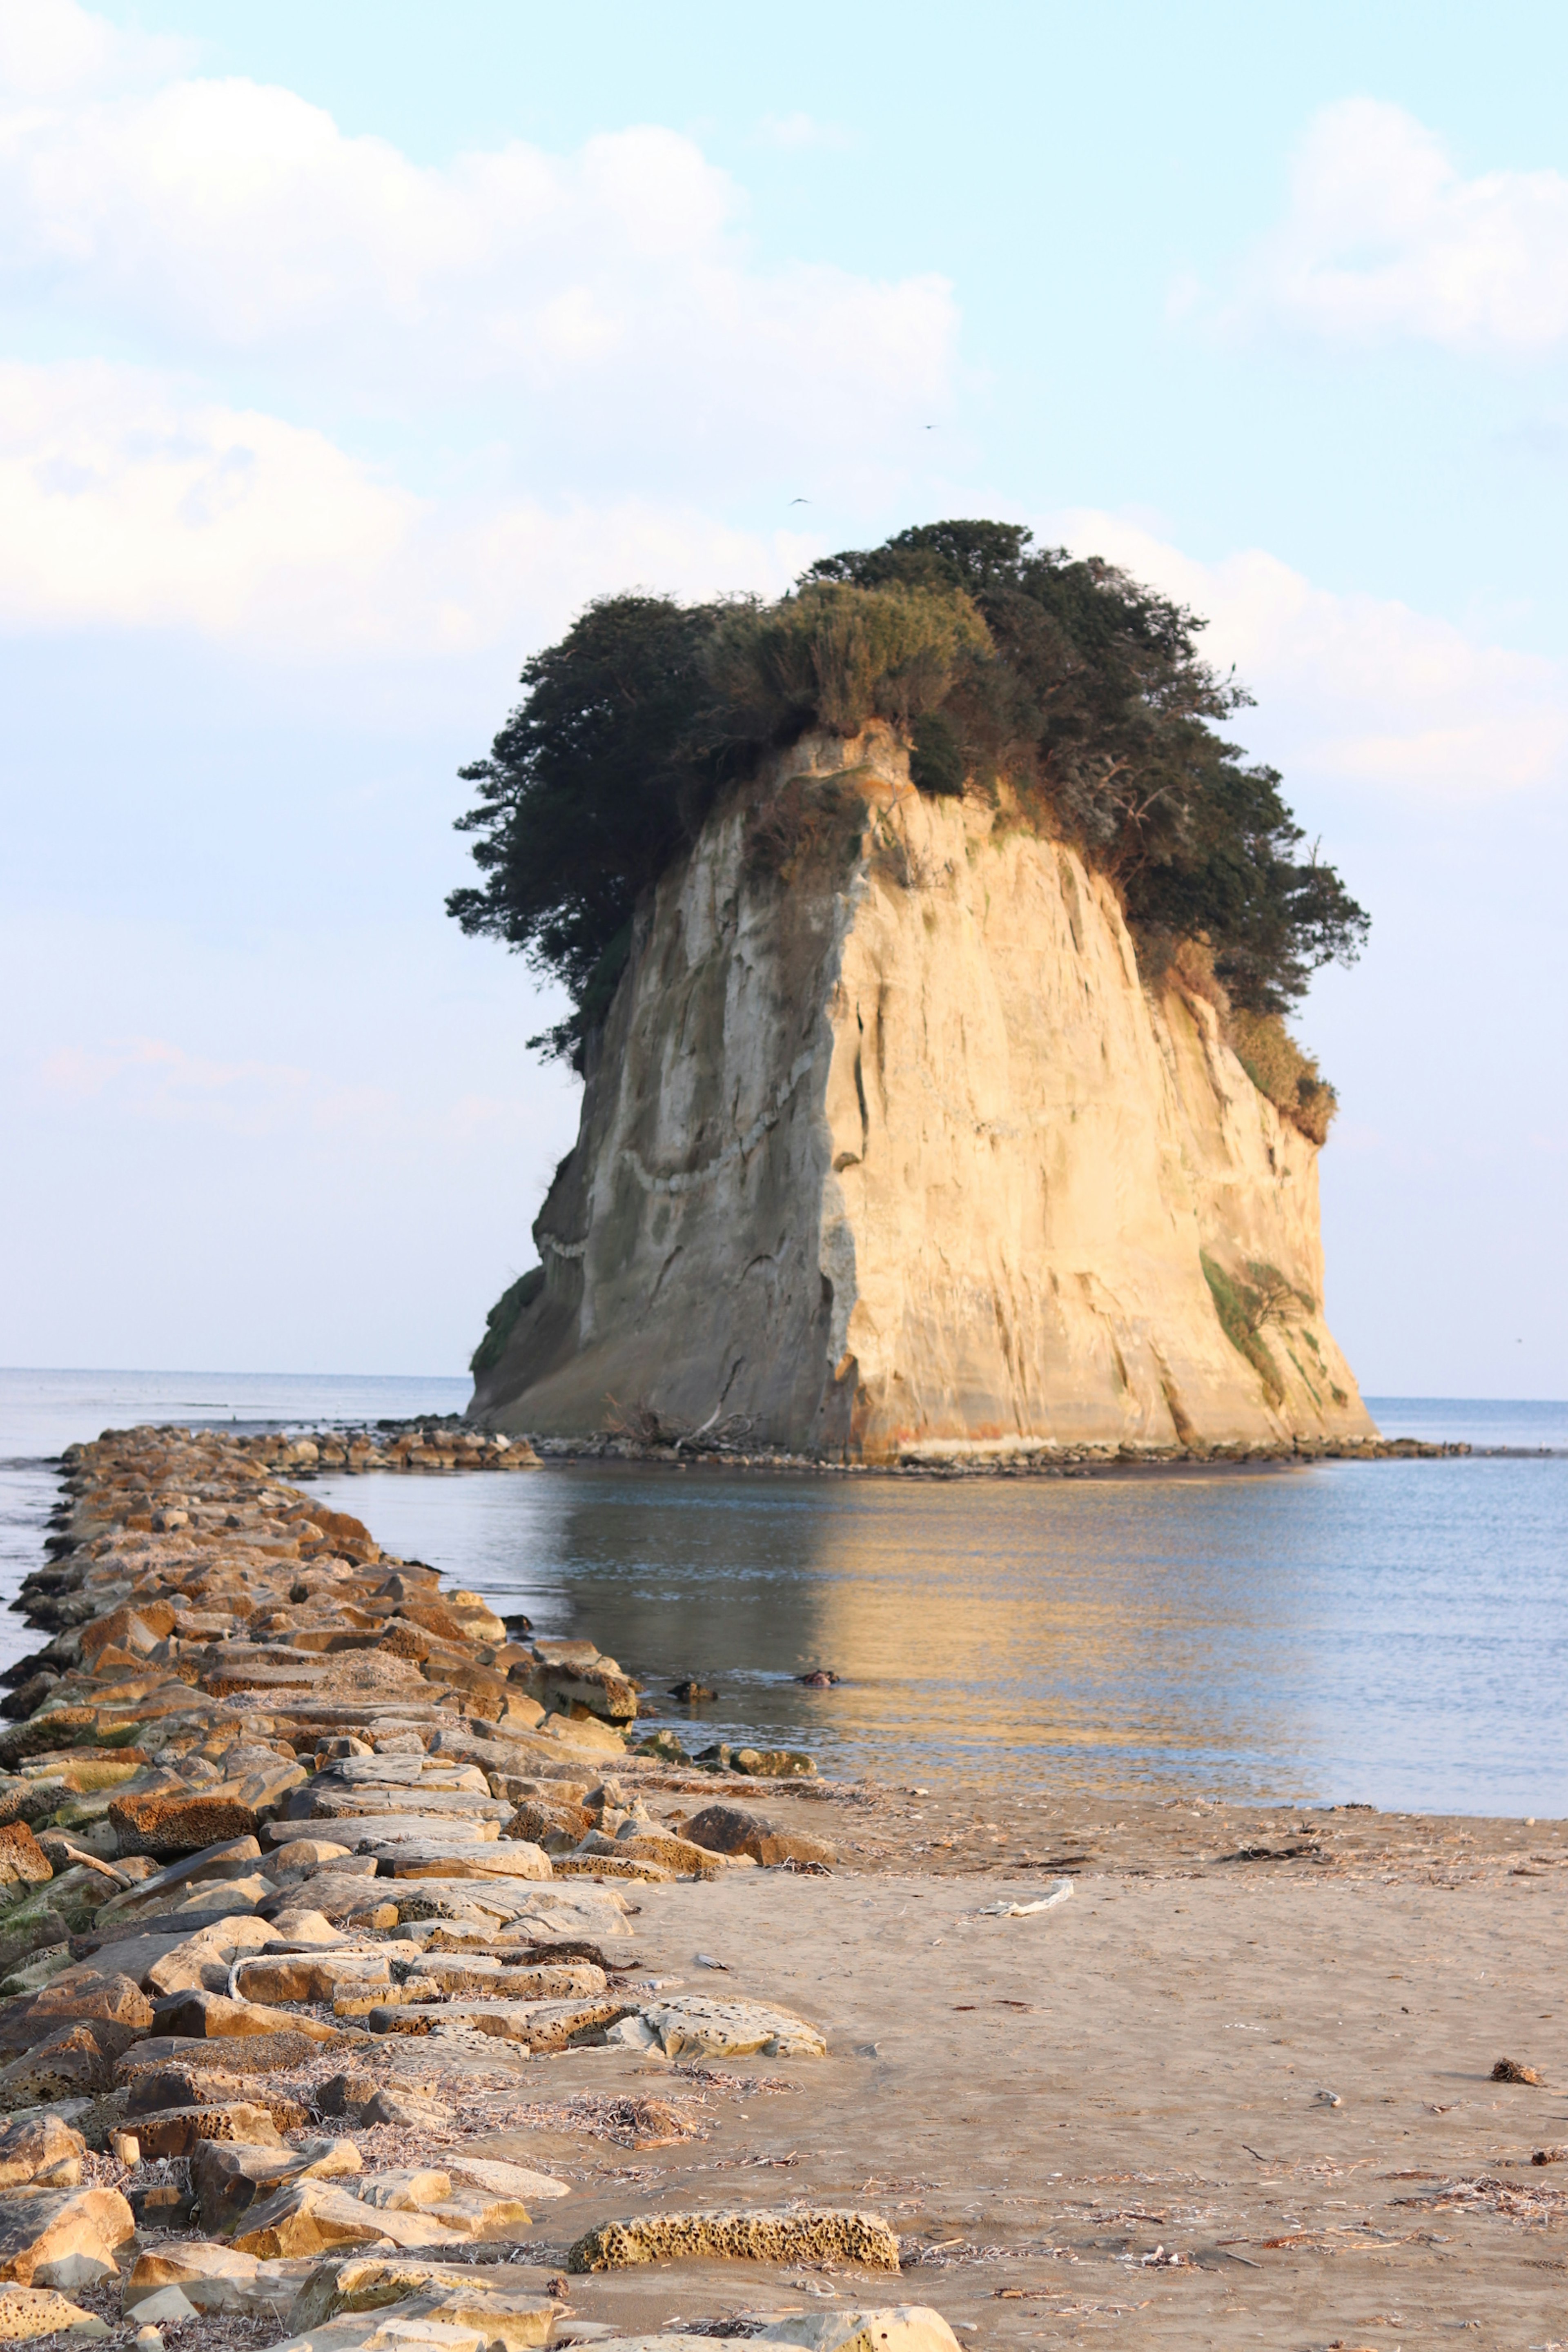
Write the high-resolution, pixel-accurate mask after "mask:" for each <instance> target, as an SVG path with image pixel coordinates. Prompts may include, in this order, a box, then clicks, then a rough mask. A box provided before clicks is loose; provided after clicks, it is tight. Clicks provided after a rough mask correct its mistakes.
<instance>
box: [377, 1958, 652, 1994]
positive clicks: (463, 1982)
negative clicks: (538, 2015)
mask: <svg viewBox="0 0 1568 2352" xmlns="http://www.w3.org/2000/svg"><path fill="white" fill-rule="evenodd" d="M606 1981H607V1979H606V1978H605V1971H604V1969H599V1968H595V1967H594V1965H593V1964H592V1962H591V1961H588V1960H558V1961H554V1962H546V1963H544V1964H543V1965H542V1966H541V1967H538V1968H506V1967H503V1966H502V1964H501V1963H500V1961H499V1960H491V1961H490V1962H489V1966H488V1967H484V1968H480V1967H478V1966H476V1965H475V1964H474V1963H473V1962H467V1963H465V1962H464V1961H462V1960H460V1959H450V1960H448V1959H446V1958H441V1957H438V1956H437V1957H435V1958H427V1959H423V1960H416V1962H415V1964H414V1966H413V1968H412V1969H410V1970H409V1973H408V1977H407V1980H406V1985H405V1990H406V1991H407V1994H408V1997H409V1999H410V2000H421V1999H425V2000H427V1999H428V1998H429V1996H430V1994H431V1993H434V1992H445V1993H472V1994H478V1995H479V1997H480V1998H485V1997H487V1996H493V1997H494V1998H495V1999H496V2000H572V1999H574V1997H575V1996H576V1995H578V1994H584V1995H586V1994H589V1993H598V1992H603V1991H604V1990H605V1983H606Z"/></svg>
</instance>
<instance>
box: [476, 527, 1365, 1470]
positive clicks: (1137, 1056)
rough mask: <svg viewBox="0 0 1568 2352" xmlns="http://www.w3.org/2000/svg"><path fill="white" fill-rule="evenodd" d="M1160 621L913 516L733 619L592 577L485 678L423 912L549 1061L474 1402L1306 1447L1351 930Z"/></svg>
mask: <svg viewBox="0 0 1568 2352" xmlns="http://www.w3.org/2000/svg"><path fill="white" fill-rule="evenodd" d="M1199 626H1200V625H1199V624H1198V623H1197V622H1196V621H1195V620H1194V617H1193V616H1192V615H1191V614H1186V613H1184V612H1183V611H1182V610H1180V609H1179V608H1177V607H1175V606H1173V605H1172V604H1169V603H1168V602H1167V601H1165V600H1164V599H1163V598H1160V597H1158V596H1155V595H1153V594H1152V593H1150V592H1148V591H1146V590H1143V589H1141V588H1139V587H1138V586H1137V585H1136V584H1135V583H1132V582H1131V581H1130V580H1128V579H1127V578H1126V577H1125V576H1124V575H1122V574H1121V573H1120V572H1116V571H1115V570H1113V569H1112V568H1111V567H1110V566H1109V565H1105V564H1100V563H1095V562H1072V561H1069V560H1068V557H1067V556H1066V555H1065V554H1063V553H1062V552H1061V551H1037V550H1035V549H1034V548H1033V547H1032V545H1031V543H1030V540H1029V534H1028V533H1027V532H1026V531H1025V530H1019V529H1017V528H1015V527H1013V526H1009V525H1002V524H994V523H952V524H942V525H937V526H933V527H931V528H928V529H921V530H910V531H906V532H903V533H901V534H900V537H899V538H898V539H896V540H894V541H890V542H889V544H888V545H887V546H886V547H883V548H879V549H877V550H875V551H869V552H867V553H860V554H847V555H844V556H840V557H837V558H834V559H831V560H830V561H828V562H825V563H821V564H818V565H817V566H816V567H815V569H814V571H813V572H811V573H810V574H809V575H807V577H806V578H805V580H804V581H803V582H802V583H801V584H800V586H799V587H798V588H797V589H796V591H795V593H793V594H792V595H791V596H789V597H786V598H785V599H784V600H783V601H782V602H780V603H778V604H772V605H768V604H760V603H750V602H748V603H742V604H725V605H719V606H710V607H696V608H693V607H689V606H679V605H677V604H673V603H670V602H667V601H665V600H662V599H658V598H651V597H646V596H636V597H616V598H610V599H606V600H605V601H604V602H603V603H601V604H596V605H595V606H593V607H591V608H590V609H589V611H588V612H587V613H586V614H584V616H583V618H582V619H581V620H580V621H579V622H578V623H577V625H575V627H574V629H573V630H572V631H571V632H570V633H569V634H568V635H567V636H566V638H565V639H564V640H563V642H562V643H561V644H560V645H558V646H554V647H552V649H551V650H550V651H549V652H547V653H546V654H544V655H542V656H539V657H537V658H536V659H535V660H534V661H533V662H532V663H531V664H530V665H529V668H528V670H527V671H526V672H525V676H524V683H525V685H527V686H528V688H529V689H530V691H529V696H528V698H527V700H526V701H525V702H524V703H523V704H522V706H521V708H520V709H519V710H518V711H517V712H516V713H515V714H514V716H513V718H512V719H511V720H510V723H509V725H508V727H507V728H506V729H505V730H503V731H502V733H501V734H500V736H499V737H498V738H497V740H496V744H495V748H494V751H493V752H492V754H491V756H490V758H489V760H488V761H483V762H481V763H479V765H478V766H477V767H475V768H473V769H471V770H469V771H468V775H469V776H470V777H471V778H473V779H474V780H476V781H478V782H480V783H481V785H482V787H483V790H482V794H481V797H480V801H479V805H478V806H477V807H476V808H475V810H474V811H473V812H472V814H470V816H469V817H468V819H466V820H465V823H466V824H467V825H468V828H469V829H470V830H472V831H474V832H476V833H477V834H479V836H480V838H479V844H478V849H477V854H478V856H479V862H480V865H481V867H482V869H483V871H484V874H485V877H486V879H485V886H484V887H483V888H474V889H468V890H465V891H460V892H458V894H456V897H455V898H454V899H453V901H452V908H453V911H454V912H455V913H456V914H457V915H458V917H459V919H461V920H462V921H463V923H464V924H465V926H466V927H467V928H468V929H474V930H487V931H490V932H492V933H494V934H496V935H498V936H500V937H501V938H504V939H506V940H509V941H510V943H512V944H513V945H514V946H517V947H520V948H521V949H522V950H524V952H525V953H527V954H528V955H530V956H531V959H532V961H534V962H535V964H536V965H537V966H539V967H540V968H541V969H542V970H545V971H551V972H553V973H555V974H556V975H558V976H559V977H560V978H562V979H563V980H564V981H565V982H566V983H567V985H568V987H569V989H570V991H571V992H572V996H573V1000H574V1009H573V1011H572V1013H571V1014H570V1016H569V1017H568V1018H567V1019H566V1020H565V1021H563V1023H562V1024H560V1025H559V1027H558V1028H557V1029H556V1030H555V1031H554V1032H553V1033H552V1034H551V1036H550V1037H548V1038H546V1039H543V1040H541V1041H538V1042H540V1043H542V1044H543V1045H546V1046H547V1047H548V1048H550V1049H552V1050H553V1051H556V1052H559V1053H562V1054H565V1055H570V1056H571V1057H572V1058H573V1059H574V1062H575V1064H576V1066H577V1067H578V1068H579V1069H580V1070H581V1072H582V1074H583V1076H584V1095H583V1104H582V1119H581V1127H580V1130H579V1134H578V1139H577V1142H576V1145H575V1148H574V1150H572V1151H571V1152H570V1153H569V1154H568V1156H567V1158H566V1159H565V1160H564V1161H563V1163H562V1165H561V1167H560V1168H559V1170H558V1171H557V1172H556V1176H555V1181H554V1182H553V1184H552V1186H551V1188H550V1191H549V1193H548V1195H547V1197H546V1200H545V1202H544V1205H543V1207H542V1210H541V1212H540V1213H539V1215H538V1218H537V1220H536V1222H535V1223H534V1227H533V1235H534V1241H535V1244H536V1247H537V1251H538V1264H537V1265H536V1266H534V1267H533V1268H532V1269H531V1270H530V1271H528V1272H526V1273H524V1274H523V1275H522V1276H521V1278H520V1279H519V1280H518V1281H517V1282H515V1283H514V1284H513V1285H512V1286H511V1287H510V1289H509V1290H508V1291H507V1293H506V1294H505V1296H504V1297H502V1298H501V1299H500V1301H499V1303H498V1305H497V1306H496V1307H495V1308H494V1309H493V1310H492V1313H491V1316H490V1318H489V1329H488V1331H487V1332H486V1335H485V1338H484V1340H483V1342H482V1344H481V1346H480V1348H479V1352H478V1354H477V1356H476V1359H475V1366H474V1369H475V1373H476V1389H475V1395H474V1402H473V1411H474V1413H475V1415H476V1417H477V1418H478V1419H479V1421H480V1422H482V1423H485V1424H486V1425H488V1426H489V1427H491V1428H494V1429H498V1430H503V1431H510V1432H514V1433H523V1432H526V1433H529V1434H531V1435H532V1436H534V1437H536V1438H538V1437H543V1438H547V1439H554V1440H562V1439H564V1440H579V1441H581V1440H584V1439H587V1438H590V1437H592V1436H593V1435H595V1433H605V1432H618V1433H621V1434H623V1435H624V1436H626V1437H630V1438H633V1439H637V1438H639V1437H640V1438H643V1439H647V1440H653V1441H658V1440H659V1439H661V1438H662V1439H664V1440H665V1441H667V1442H668V1441H670V1440H675V1441H677V1442H679V1441H680V1440H681V1439H685V1440H686V1441H687V1442H689V1441H690V1440H691V1439H692V1438H693V1437H700V1438H705V1439H709V1440H710V1439H711V1438H712V1436H713V1435H714V1433H729V1436H730V1440H731V1450H735V1451H748V1450H753V1449H754V1450H756V1451H758V1452H764V1451H766V1450H767V1449H777V1450H784V1451H785V1452H788V1453H791V1454H805V1455H811V1456H815V1457H816V1458H819V1459H826V1460H833V1461H847V1462H858V1463H866V1464H869V1463H884V1464H889V1463H900V1462H903V1463H909V1464H916V1463H921V1462H934V1461H950V1462H951V1461H955V1460H963V1459H965V1458H971V1459H978V1458H986V1457H989V1458H992V1459H1007V1458H1012V1459H1014V1460H1016V1461H1024V1460H1029V1459H1035V1460H1038V1461H1040V1462H1043V1463H1048V1462H1050V1461H1052V1460H1053V1459H1058V1460H1059V1459H1061V1458H1063V1457H1069V1458H1070V1457H1071V1456H1072V1455H1073V1454H1075V1453H1083V1452H1087V1453H1089V1454H1094V1453H1096V1452H1098V1453H1100V1454H1105V1453H1108V1452H1109V1453H1110V1454H1123V1455H1125V1454H1134V1455H1145V1456H1150V1457H1156V1458H1157V1457H1161V1456H1170V1455H1172V1454H1200V1455H1203V1454H1215V1453H1225V1452H1227V1451H1229V1452H1237V1453H1260V1452H1262V1453H1267V1452H1269V1451H1276V1452H1290V1451H1300V1450H1313V1449H1349V1448H1353V1447H1356V1446H1358V1445H1360V1444H1364V1443H1366V1442H1367V1441H1370V1440H1374V1439H1375V1435H1376V1433H1375V1431H1374V1429H1373V1423H1372V1421H1371V1418H1370V1416H1369V1415H1368V1413H1367V1412H1366V1409H1365V1407H1364V1405H1363V1402H1362V1401H1361V1398H1360V1396H1359V1394H1358V1392H1357V1389H1356V1384H1355V1380H1354V1377H1353V1375H1352V1371H1351V1370H1350V1367H1349V1365H1348V1364H1347V1363H1346V1362H1345V1360H1344V1358H1343V1357H1342V1354H1341V1352H1340V1349H1339V1348H1338V1347H1337V1345H1336V1344H1335V1341H1334V1339H1333V1335H1332V1333H1331V1331H1330V1329H1329V1327H1328V1324H1327V1322H1326V1320H1325V1318H1324V1311H1323V1262H1322V1247H1321V1238H1320V1230H1319V1211H1318V1155H1319V1151H1320V1149H1321V1145H1322V1143H1323V1141H1324V1139H1325V1138H1326V1136H1327V1134H1328V1130H1329V1124H1330V1121H1331V1117H1332V1114H1333V1110H1334V1094H1333V1089H1332V1087H1331V1085H1330V1084H1329V1083H1328V1082H1327V1081H1325V1080H1324V1079H1323V1078H1322V1077H1321V1075H1320V1073H1319V1071H1318V1068H1317V1066H1316V1064H1315V1063H1314V1062H1313V1061H1312V1060H1311V1059H1310V1056H1309V1055H1306V1054H1305V1053H1304V1052H1303V1051H1302V1050H1301V1049H1300V1046H1299V1045H1297V1044H1296V1043H1295V1041H1294V1040H1293V1038H1292V1037H1291V1036H1290V1034H1289V1031H1288V1030H1287V1028H1286V1025H1285V1018H1284V1016H1285V1015H1286V1014H1287V1013H1289V1011H1290V1009H1291V1008H1292V1006H1293V1005H1294V1004H1295V1003H1297V1002H1298V1000H1299V999H1300V996H1301V994H1302V992H1304V990H1305V988H1306V985H1307V982H1308V981H1309V979H1310V974H1311V972H1312V971H1313V970H1314V969H1316V968H1317V967H1318V966H1319V965H1320V964H1321V963H1323V962H1325V961H1330V960H1331V959H1333V958H1339V959H1341V960H1348V959H1350V958H1351V957H1352V956H1353V955H1354V953H1355V951H1356V949H1357V947H1358V945H1359V942H1360V940H1361V938H1362V936H1363V932H1364V929H1365V918H1364V916H1363V914H1362V911H1361V909H1360V908H1358V907H1357V906H1356V905H1355V904H1354V902H1353V900H1352V899H1351V898H1350V897H1349V896H1348V894H1347V893H1346V891H1345V890H1344V888H1343V887H1342V884H1341V883H1340V880H1339V878H1338V877H1337V876H1336V875H1335V873H1334V872H1333V869H1332V868H1331V867H1329V866H1325V865H1323V864H1322V863H1321V862H1320V861H1319V859H1318V857H1317V856H1316V854H1315V853H1314V852H1310V851H1309V850H1308V849H1307V848H1306V845H1305V844H1304V842H1303V839H1302V835H1301V833H1300V828H1299V827H1298V826H1297V824H1295V822H1294V820H1293V818H1292V817H1291V816H1290V814H1289V810H1288V809H1287V807H1286V806H1285V804H1284V803H1283V801H1282V800H1281V798H1280V795H1279V778H1278V777H1277V776H1276V775H1275V774H1274V773H1273V772H1272V771H1270V770H1268V769H1267V768H1264V767H1260V766H1258V765H1255V764H1250V763H1248V762H1247V761H1246V760H1245V759H1244V758H1243V756H1242V754H1241V753H1240V752H1239V751H1237V749H1236V747H1235V746H1234V745H1233V744H1230V743H1229V742H1227V741H1226V740H1225V739H1224V737H1223V736H1222V735H1221V734H1220V733H1219V732H1217V731H1216V730H1217V726H1218V724H1219V722H1222V721H1223V720H1225V719H1226V718H1227V717H1228V716H1229V715H1230V714H1231V713H1232V712H1233V711H1234V710H1235V709H1236V708H1237V705H1238V704H1239V703H1241V702H1243V701H1245V699H1246V698H1245V696H1244V695H1243V694H1242V693H1241V692H1240V690H1239V689H1238V688H1236V687H1235V686H1234V684H1232V683H1231V682H1229V681H1228V680H1226V679H1223V678H1221V677H1217V676H1216V675H1215V672H1214V671H1213V670H1211V669H1210V668H1208V667H1205V664H1204V663H1203V662H1202V660H1201V659H1200V658H1199V655H1198V651H1197V638H1198V629H1199Z"/></svg>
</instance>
